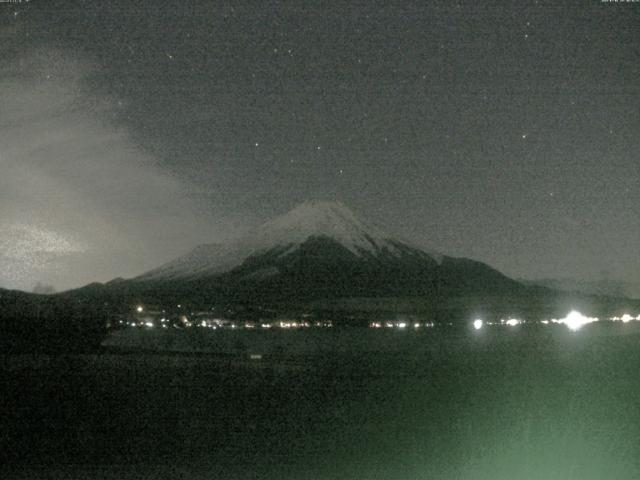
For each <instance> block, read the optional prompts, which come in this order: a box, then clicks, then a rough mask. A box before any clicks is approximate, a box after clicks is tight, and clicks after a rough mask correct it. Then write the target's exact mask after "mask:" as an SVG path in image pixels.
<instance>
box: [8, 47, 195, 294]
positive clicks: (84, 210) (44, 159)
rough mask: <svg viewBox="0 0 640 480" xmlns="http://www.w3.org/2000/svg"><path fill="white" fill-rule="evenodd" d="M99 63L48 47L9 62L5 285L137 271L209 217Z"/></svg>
mask: <svg viewBox="0 0 640 480" xmlns="http://www.w3.org/2000/svg"><path fill="white" fill-rule="evenodd" d="M91 72H92V67H91V66H90V65H87V64H83V63H81V62H79V61H77V60H74V59H71V58H69V57H68V56H66V55H65V54H64V53H62V52H59V51H55V50H46V51H39V52H36V53H32V54H30V55H29V56H25V57H23V58H21V59H19V60H16V61H14V62H11V63H9V64H7V65H4V66H0V92H2V93H1V94H0V146H1V147H0V172H1V173H0V286H3V287H9V288H21V289H28V288H31V287H32V286H33V285H34V284H35V283H36V282H39V281H40V282H46V283H52V284H54V285H55V286H56V288H59V289H61V288H69V287H74V286H79V285H82V284H84V283H87V282H89V281H95V280H101V281H103V280H108V279H110V278H113V277H114V276H131V275H135V274H137V273H140V272H142V271H144V270H145V269H146V268H151V267H154V266H156V265H157V264H158V263H159V262H162V261H165V260H167V259H169V258H170V257H172V256H173V255H176V254H178V253H181V252H182V251H184V250H185V249H187V248H189V247H190V246H192V245H193V244H194V243H196V241H198V240H199V239H198V238H196V237H198V235H200V236H201V235H202V234H203V230H206V227H202V226H200V225H199V222H198V219H197V218H196V217H195V216H194V212H195V211H197V209H196V206H195V205H194V204H192V203H191V201H190V200H188V197H187V195H185V193H187V192H188V188H187V187H186V186H185V185H184V184H183V183H182V182H181V181H180V179H177V178H175V177H174V176H172V175H170V174H168V173H166V172H164V171H163V170H162V169H161V168H160V166H159V165H157V164H156V163H155V162H154V159H153V158H151V157H150V156H149V155H148V154H147V153H145V152H144V151H141V150H140V149H139V148H138V147H137V146H136V145H135V143H134V142H133V141H132V140H131V138H130V137H129V136H128V134H127V132H126V131H125V130H123V129H122V128H118V126H117V125H116V123H115V122H114V121H113V119H114V118H116V114H117V109H118V102H117V101H115V100H113V99H109V98H97V97H94V96H92V95H91V93H90V92H89V91H88V90H87V88H86V82H84V79H85V78H87V75H89V73H91Z"/></svg>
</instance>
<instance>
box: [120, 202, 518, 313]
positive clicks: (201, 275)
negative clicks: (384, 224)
mask: <svg viewBox="0 0 640 480" xmlns="http://www.w3.org/2000/svg"><path fill="white" fill-rule="evenodd" d="M120 285H121V286H122V287H125V286H126V287H128V288H134V289H135V290H143V291H148V292H151V291H153V292H158V293H159V296H160V297H164V296H167V295H169V296H172V297H173V296H174V295H175V298H180V297H182V298H184V297H189V298H194V300H195V299H197V300H198V301H206V299H211V300H212V301H214V300H216V301H217V300H224V301H233V302H242V303H246V302H249V303H253V302H257V303H270V302H273V301H276V302H282V301H287V300H293V301H301V300H318V299H331V298H345V297H365V298H372V297H398V296H403V297H406V296H428V297H436V296H438V297H440V296H451V295H469V294H504V293H505V292H510V293H512V292H514V291H520V290H522V289H523V288H525V287H523V286H522V285H521V284H520V283H518V282H516V281H515V280H512V279H510V278H508V277H506V276H505V275H503V274H501V273H500V272H498V271H497V270H495V269H493V268H491V267H489V266H487V265H485V264H483V263H480V262H477V261H473V260H469V259H464V258H454V257H449V256H446V255H442V254H440V253H437V252H433V251H430V250H425V249H423V248H421V247H419V246H417V245H414V244H412V243H410V242H406V241H403V240H399V239H396V238H394V237H392V236H391V235H389V234H387V233H385V232H384V231H382V230H381V229H379V228H377V227H374V226H372V225H369V224H367V223H366V222H364V221H362V220H361V219H359V218H358V217H357V216H356V215H355V214H354V213H353V212H352V211H351V210H349V209H348V208H347V207H346V206H345V205H343V204H342V203H339V202H324V201H312V202H305V203H302V204H300V205H298V206H297V207H295V208H294V209H293V210H291V211H290V212H288V213H286V214H284V215H282V216H280V217H277V218H275V219H274V220H272V221H269V222H267V223H265V224H263V225H261V226H259V227H258V228H257V229H255V230H254V231H252V232H251V233H250V234H248V235H246V236H244V237H242V238H239V239H237V240H235V241H233V242H229V243H226V244H205V245H200V246H198V247H196V248H195V249H194V250H192V251H191V252H189V253H187V254H186V255H184V256H182V257H179V258H177V259H175V260H173V261H171V262H169V263H167V264H165V265H162V266H160V267H158V268H156V269H154V270H151V271H149V272H147V273H144V274H142V275H140V276H138V277H136V278H134V279H131V280H128V281H126V282H124V284H122V282H120Z"/></svg>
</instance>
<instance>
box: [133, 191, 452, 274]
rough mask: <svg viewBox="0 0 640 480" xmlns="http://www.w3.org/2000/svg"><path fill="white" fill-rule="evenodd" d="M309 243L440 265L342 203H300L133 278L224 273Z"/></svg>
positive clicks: (436, 258)
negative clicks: (314, 240) (248, 230)
mask: <svg viewBox="0 0 640 480" xmlns="http://www.w3.org/2000/svg"><path fill="white" fill-rule="evenodd" d="M311 238H325V239H329V240H331V241H333V242H335V243H338V244H340V245H341V246H342V247H344V248H346V249H347V250H349V251H350V252H351V253H352V254H353V255H354V256H356V257H364V256H369V255H371V256H378V255H381V254H385V255H392V256H395V257H400V256H402V255H403V254H406V252H407V251H412V252H413V254H416V253H417V254H419V255H424V256H428V257H430V258H431V259H432V260H434V261H436V262H437V263H440V262H441V261H442V258H443V257H442V256H441V255H440V254H438V253H435V252H427V251H425V250H424V249H422V248H420V247H416V246H413V245H410V244H409V243H407V242H404V241H399V240H396V239H394V238H392V237H391V236H390V235H388V234H386V233H385V232H383V231H382V230H380V229H378V228H377V227H374V226H372V225H368V224H366V223H365V222H363V221H362V220H360V219H359V218H358V217H357V216H356V215H355V214H354V213H353V212H352V211H351V210H350V209H349V208H347V207H346V206H345V205H344V204H342V203H340V202H335V201H318V200H314V201H306V202H303V203H301V204H299V205H297V206H296V207H294V208H293V209H292V210H290V211H289V212H287V213H285V214H283V215H281V216H279V217H277V218H275V219H274V220H271V221H269V222H266V223H264V224H262V225H261V226H259V227H258V228H257V229H255V230H254V231H253V232H251V233H250V234H249V235H246V236H244V237H242V238H239V239H237V240H236V241H233V242H229V243H227V244H222V245H213V244H207V245H201V246H199V247H196V248H195V249H194V250H192V251H191V252H190V253H188V254H186V255H184V256H182V257H180V258H177V259H176V260H173V261H172V262H169V263H167V264H165V265H162V266H161V267H159V268H157V269H155V270H152V271H150V272H147V273H146V274H143V275H142V276H140V277H138V278H139V279H142V280H153V279H168V278H180V277H194V276H207V275H214V274H218V273H223V272H228V271H230V270H232V269H233V268H234V267H236V266H238V265H240V264H241V263H242V262H243V261H244V260H246V259H247V258H249V257H251V256H255V255H260V254H261V253H265V252H269V251H272V250H274V249H279V250H281V253H280V254H279V255H280V257H283V256H286V255H288V254H290V253H292V252H294V251H295V250H296V249H297V248H298V247H300V246H301V245H302V244H304V243H305V242H306V241H307V240H309V239H311Z"/></svg>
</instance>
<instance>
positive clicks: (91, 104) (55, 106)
mask: <svg viewBox="0 0 640 480" xmlns="http://www.w3.org/2000/svg"><path fill="white" fill-rule="evenodd" d="M388 3H389V2H373V1H370V2H369V1H367V2H364V1H362V2H351V3H350V4H347V3H346V2H317V3H316V2H310V1H304V2H296V3H285V2H246V3H245V2H241V3H240V2H239V3H235V2H230V3H226V2H213V1H212V2H205V1H197V0H193V1H190V0H182V1H154V2H151V1H149V2H144V1H136V2H132V1H104V0H103V1H98V0H96V1H77V2H76V1H71V0H64V1H53V0H46V1H45V0H41V1H38V0H32V1H30V2H26V1H23V2H21V3H2V4H0V168H1V170H0V287H5V288H20V289H26V290H31V289H32V288H33V286H34V284H36V283H37V282H42V283H45V284H52V285H54V286H55V287H56V288H57V289H64V288H70V287H76V286H80V285H83V284H86V283H88V282H91V281H106V280H109V279H111V278H114V277H118V276H123V277H128V276H133V275H136V274H139V273H142V272H143V271H145V270H148V269H150V268H152V267H156V266H158V265H159V264H161V263H163V262H165V261H167V260H169V259H171V258H173V257H175V256H177V255H179V254H182V253H184V252H185V251H188V250H189V249H190V248H191V247H193V246H195V245H196V244H199V243H205V242H206V243H210V242H216V241H221V240H224V239H228V238H231V237H233V236H236V235H238V234H241V233H242V232H245V231H246V230H247V229H249V228H251V227H252V226H255V225H257V224H259V223H261V222H263V221H265V220H268V219H270V218H272V217H273V216H275V215H278V214H281V213H284V212H286V211H287V210H289V209H290V208H292V207H294V206H295V205H296V204H298V203H299V202H302V201H304V200H309V199H328V200H339V201H341V202H343V203H344V204H345V205H347V206H349V207H350V208H352V209H353V210H354V211H355V212H356V213H357V214H359V215H361V216H362V217H364V218H367V219H369V220H370V221H372V222H373V223H375V224H377V225H379V226H381V227H382V228H384V229H385V230H386V231H388V232H390V233H392V234H394V235H396V236H398V237H401V238H406V239H408V240H411V241H413V242H416V243H418V244H421V245H424V246H425V247H429V248H433V249H436V250H440V251H442V252H443V253H446V254H450V255H455V256H466V257H471V258H475V259H478V260H482V261H485V262H487V263H489V264H490V265H492V266H494V267H496V268H498V269H499V270H501V271H503V272H504V273H506V274H508V275H510V276H513V277H524V278H567V277H571V278H578V279H588V280H599V279H614V280H624V281H628V282H634V283H635V284H636V285H639V286H640V188H639V187H640V154H639V152H640V2H636V3H608V2H601V1H600V0H590V1H583V2H564V1H553V2H544V1H540V2H538V1H528V2H527V1H522V2H513V3H507V2H504V3H503V4H499V3H498V2H476V1H473V2H466V3H460V2H453V1H443V2H432V3H428V2H425V1H419V2H402V3H400V4H398V5H397V6H390V5H388ZM639 291H640V287H639Z"/></svg>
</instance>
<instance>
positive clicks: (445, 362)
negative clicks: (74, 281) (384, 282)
mask: <svg viewBox="0 0 640 480" xmlns="http://www.w3.org/2000/svg"><path fill="white" fill-rule="evenodd" d="M158 348H163V349H165V351H164V352H153V351H151V350H153V349H158ZM166 350H171V351H166ZM639 373H640V325H637V324H636V322H633V323H630V324H610V323H600V324H592V325H587V326H585V327H583V328H582V329H581V330H580V331H578V332H571V331H569V330H568V329H567V328H565V327H564V326H561V325H548V326H541V325H537V326H531V327H528V326H518V327H515V328H509V327H499V326H496V327H487V328H483V329H481V330H478V331H474V330H473V329H454V328H447V327H438V328H433V329H423V330H421V331H413V330H406V331H397V330H385V329H382V330H374V329H367V328H333V329H326V330H322V329H321V330H311V329H309V330H301V331H270V332H246V331H237V332H231V331H227V332H209V331H205V332H200V331H192V332H190V331H175V332H173V331H172V332H162V331H145V330H143V329H138V330H135V331H129V330H127V331H122V332H117V333H116V334H115V335H114V336H113V337H112V338H110V339H108V340H107V341H106V342H105V350H104V352H103V353H100V354H94V355H67V356H55V357H52V356H44V355H16V356H3V357H2V383H3V388H4V391H5V392H6V394H5V395H3V399H2V412H3V413H2V424H1V425H0V427H1V432H2V434H1V437H0V438H1V444H0V447H1V450H0V451H1V454H0V455H1V457H2V458H1V460H2V462H1V464H2V466H0V474H1V476H2V478H25V479H27V478H28V479H37V478H65V479H75V478H77V479H84V478H92V479H97V478H105V479H127V478H150V479H151V478H154V479H155V478H184V479H205V478H207V479H211V478H224V479H235V478H237V479H249V478H251V479H253V478H265V479H271V478H273V479H350V478H357V479H434V478H435V479H460V480H466V479H469V480H479V479H487V480H489V479H491V480H501V479H505V480H507V479H509V480H511V479H541V480H551V479H562V480H567V479H581V480H583V479H604V478H607V479H637V478H640V401H639V399H640V375H639Z"/></svg>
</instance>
